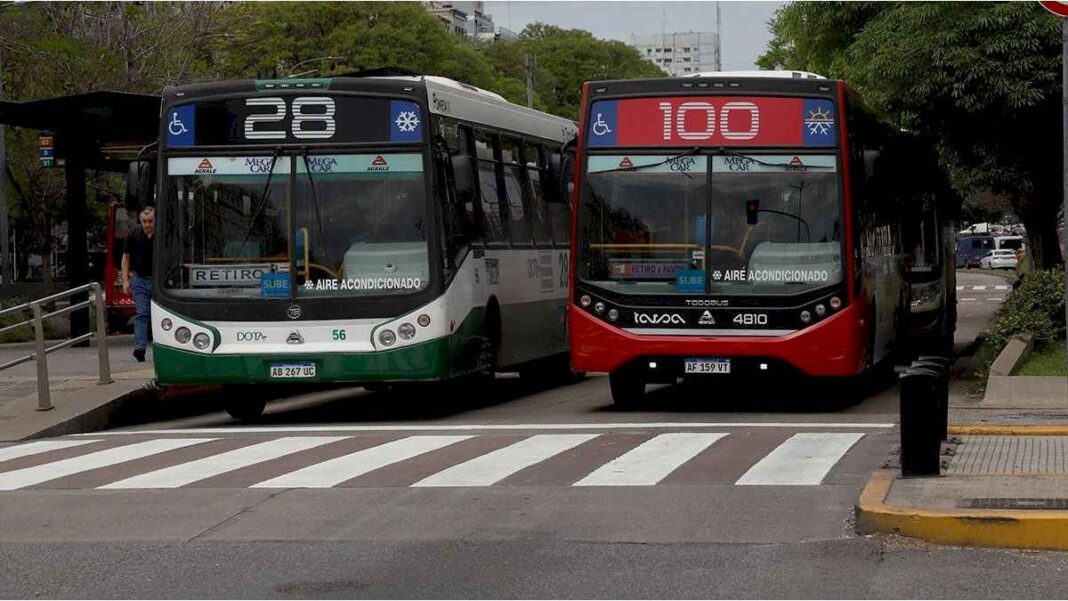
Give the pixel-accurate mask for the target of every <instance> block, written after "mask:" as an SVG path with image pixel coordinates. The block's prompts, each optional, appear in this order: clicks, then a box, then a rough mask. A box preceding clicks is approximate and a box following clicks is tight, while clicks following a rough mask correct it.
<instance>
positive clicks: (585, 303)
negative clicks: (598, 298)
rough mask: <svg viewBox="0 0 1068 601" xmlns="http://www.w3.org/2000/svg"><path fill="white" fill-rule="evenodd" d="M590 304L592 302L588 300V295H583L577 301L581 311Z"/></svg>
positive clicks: (590, 299)
mask: <svg viewBox="0 0 1068 601" xmlns="http://www.w3.org/2000/svg"><path fill="white" fill-rule="evenodd" d="M592 302H593V299H592V298H590V295H589V294H583V295H582V298H580V299H579V304H580V305H582V308H583V309H585V308H586V307H589V306H590V303H592Z"/></svg>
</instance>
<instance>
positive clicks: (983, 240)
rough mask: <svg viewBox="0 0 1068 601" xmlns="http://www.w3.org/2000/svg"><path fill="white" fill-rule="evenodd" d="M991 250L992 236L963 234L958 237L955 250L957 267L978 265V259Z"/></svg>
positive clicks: (992, 244)
mask: <svg viewBox="0 0 1068 601" xmlns="http://www.w3.org/2000/svg"><path fill="white" fill-rule="evenodd" d="M991 250H994V237H993V236H988V235H982V236H963V237H961V238H958V239H957V252H956V263H957V269H960V268H962V267H963V268H968V267H979V261H980V260H982V258H983V257H984V256H985V255H986V253H987V252H988V251H991Z"/></svg>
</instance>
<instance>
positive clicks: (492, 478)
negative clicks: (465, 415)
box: [0, 426, 881, 491]
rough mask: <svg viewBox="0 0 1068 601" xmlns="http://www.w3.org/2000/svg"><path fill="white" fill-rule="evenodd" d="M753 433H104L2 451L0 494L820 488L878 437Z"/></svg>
mask: <svg viewBox="0 0 1068 601" xmlns="http://www.w3.org/2000/svg"><path fill="white" fill-rule="evenodd" d="M875 427H881V426H875ZM754 430H757V429H753V430H750V431H746V430H745V429H744V428H743V429H737V430H730V431H722V432H708V431H694V432H685V431H683V432H659V433H658V432H656V431H652V432H650V431H645V432H592V433H577V432H566V431H565V432H553V433H517V432H511V431H509V432H506V433H500V432H488V433H487V432H483V433H476V432H463V433H460V434H429V433H428V434H415V435H408V434H406V433H403V432H394V433H390V434H385V433H363V434H349V435H337V434H335V435H325V434H323V435H318V434H315V435H278V434H271V435H257V436H250V435H247V434H246V435H238V436H225V435H219V436H202V435H198V436H196V437H188V436H172V437H153V435H146V434H145V433H140V434H136V435H135V436H106V435H101V436H94V437H90V438H66V439H57V440H45V441H37V442H30V443H25V444H21V445H15V446H10V447H6V448H0V491H13V490H20V489H28V488H29V489H48V488H67V489H69V488H75V489H84V488H94V489H103V490H147V489H175V488H183V487H190V488H270V489H289V488H336V487H360V486H387V487H400V486H403V487H412V488H420V489H432V488H468V487H489V486H531V485H536V484H543V485H550V484H555V485H562V486H573V487H584V488H590V487H648V486H664V485H675V484H687V483H691V482H688V479H689V478H693V477H694V476H695V475H697V477H696V482H695V483H704V484H707V483H710V482H711V483H719V484H725V485H731V484H733V485H738V486H818V485H821V484H826V483H827V480H828V477H829V475H830V474H832V472H833V470H834V469H835V467H836V466H837V465H839V463H840V462H841V461H842V459H843V458H844V457H845V456H846V455H847V453H849V452H850V450H851V449H854V448H855V447H856V446H857V445H858V444H859V443H860V442H861V441H862V440H863V439H864V438H865V436H867V435H869V434H870V432H863V431H856V432H851V431H841V430H840V429H836V430H835V431H832V432H818V431H815V432H814V431H803V432H791V431H774V432H769V431H768V430H767V429H764V431H763V432H760V433H759V434H754ZM724 442H729V444H724ZM728 465H729V466H730V467H729V468H728V467H726V466H728ZM717 470H718V471H719V472H722V473H717ZM739 475H740V477H739Z"/></svg>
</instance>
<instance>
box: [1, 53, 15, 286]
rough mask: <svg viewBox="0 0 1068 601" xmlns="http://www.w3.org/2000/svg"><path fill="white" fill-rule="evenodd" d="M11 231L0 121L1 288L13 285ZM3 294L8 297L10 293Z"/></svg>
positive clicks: (4, 140)
mask: <svg viewBox="0 0 1068 601" xmlns="http://www.w3.org/2000/svg"><path fill="white" fill-rule="evenodd" d="M3 98H4V52H3V50H0V100H3ZM10 236H11V231H10V229H9V226H8V215H7V131H6V128H5V127H4V124H3V123H0V280H3V284H0V289H2V290H5V291H7V290H10V289H11V286H12V277H11V258H12V257H10V256H9V255H8V252H9V251H10V250H11V240H10ZM3 296H5V297H7V296H9V295H8V294H4V295H3Z"/></svg>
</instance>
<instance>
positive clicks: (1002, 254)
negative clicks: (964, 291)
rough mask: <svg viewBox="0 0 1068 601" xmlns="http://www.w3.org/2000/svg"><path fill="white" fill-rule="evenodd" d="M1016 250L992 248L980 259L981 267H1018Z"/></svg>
mask: <svg viewBox="0 0 1068 601" xmlns="http://www.w3.org/2000/svg"><path fill="white" fill-rule="evenodd" d="M1016 264H1017V260H1016V251H1015V250H991V251H988V252H987V253H986V254H985V255H983V258H982V259H979V267H980V268H982V269H1016Z"/></svg>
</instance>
